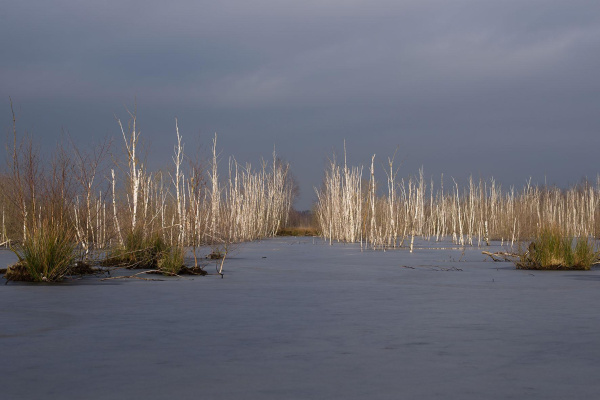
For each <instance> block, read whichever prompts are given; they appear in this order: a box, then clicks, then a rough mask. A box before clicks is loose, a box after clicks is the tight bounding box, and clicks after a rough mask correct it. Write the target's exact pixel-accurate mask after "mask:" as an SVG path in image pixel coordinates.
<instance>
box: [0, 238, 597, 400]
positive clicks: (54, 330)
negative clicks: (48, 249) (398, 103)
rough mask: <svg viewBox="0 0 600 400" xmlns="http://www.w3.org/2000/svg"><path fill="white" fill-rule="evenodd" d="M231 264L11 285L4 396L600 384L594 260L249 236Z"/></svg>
mask: <svg viewBox="0 0 600 400" xmlns="http://www.w3.org/2000/svg"><path fill="white" fill-rule="evenodd" d="M420 244H421V245H429V246H440V244H439V243H438V244H434V243H431V244H424V243H420ZM442 246H448V247H451V245H449V244H445V245H442ZM495 250H498V248H495ZM0 257H10V255H8V256H7V254H1V255H0ZM5 259H6V258H2V260H5ZM208 270H209V271H213V270H214V267H213V266H210V267H208ZM225 270H226V274H225V279H220V278H219V277H218V276H216V275H212V276H206V277H193V278H182V279H177V278H168V279H167V280H166V281H162V282H146V281H134V280H127V281H125V280H113V281H105V282H100V281H99V279H98V278H86V279H84V280H81V281H77V282H72V283H67V284H61V285H24V284H15V283H9V284H8V285H6V286H4V285H2V286H0V287H1V289H0V296H1V297H0V300H1V301H2V305H3V307H2V310H1V311H0V315H1V323H0V324H1V325H0V326H1V328H0V345H1V348H2V356H1V358H0V360H1V361H0V373H1V376H2V389H1V392H0V393H1V395H0V397H2V398H4V399H133V398H140V399H165V398H172V399H199V398H205V399H437V398H439V399H511V398H514V399H525V398H527V399H567V398H585V397H588V398H595V396H597V394H598V393H599V392H600V381H599V380H598V378H597V375H598V373H599V372H600V367H599V366H600V361H599V360H600V334H599V331H600V319H599V311H598V307H599V306H598V305H599V304H600V271H599V270H592V271H587V272H585V271H582V272H556V271H552V272H539V271H534V272H530V271H518V270H515V269H514V267H513V266H512V264H508V263H494V262H491V261H488V260H486V259H485V256H483V255H482V254H481V249H478V248H476V247H475V248H467V249H466V250H465V252H464V254H462V252H461V251H460V250H429V249H418V250H415V252H414V253H412V254H410V253H409V252H408V251H407V250H397V251H387V252H380V251H378V252H374V251H365V252H361V251H360V247H359V246H358V245H344V244H334V245H333V246H329V245H326V244H324V243H323V242H322V241H320V240H317V239H315V240H314V241H313V239H300V240H299V239H297V238H284V239H280V238H278V239H272V240H266V241H263V242H257V243H249V244H245V245H243V246H242V247H240V249H239V250H238V251H237V253H236V254H235V257H233V258H231V259H230V260H227V262H226V268H225ZM0 283H4V282H3V281H2V282H0Z"/></svg>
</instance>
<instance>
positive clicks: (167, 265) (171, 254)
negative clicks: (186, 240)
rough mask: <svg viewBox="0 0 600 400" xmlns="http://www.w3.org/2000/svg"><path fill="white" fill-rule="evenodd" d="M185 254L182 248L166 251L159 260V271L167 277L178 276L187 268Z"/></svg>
mask: <svg viewBox="0 0 600 400" xmlns="http://www.w3.org/2000/svg"><path fill="white" fill-rule="evenodd" d="M184 252H185V251H184V249H183V247H180V246H175V247H171V248H169V249H167V250H165V251H164V252H163V253H162V254H161V256H160V259H159V260H158V269H159V270H160V271H161V272H162V273H163V274H165V275H178V274H179V273H180V272H181V270H182V269H183V268H184V266H185V262H184Z"/></svg>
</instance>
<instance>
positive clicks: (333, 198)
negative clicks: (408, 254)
mask: <svg viewBox="0 0 600 400" xmlns="http://www.w3.org/2000/svg"><path fill="white" fill-rule="evenodd" d="M363 170H364V168H363V167H362V166H360V167H348V166H347V164H346V161H345V160H344V164H343V165H339V164H338V163H337V161H336V160H335V159H333V161H331V163H330V165H329V167H328V168H327V170H326V171H325V178H324V182H323V186H322V188H321V189H320V190H317V198H318V202H317V205H316V216H317V220H318V223H319V228H320V231H321V233H322V235H323V236H324V237H325V238H327V239H328V240H329V241H330V242H331V241H333V240H336V241H347V242H360V243H362V244H364V245H365V246H367V247H372V248H393V247H398V246H403V245H406V246H409V247H410V249H411V251H412V248H413V243H414V238H415V236H418V237H423V238H425V239H435V240H440V239H441V238H444V237H451V238H452V240H453V241H454V242H455V243H457V244H460V245H474V244H476V245H481V244H482V243H488V244H489V241H490V240H492V239H495V240H501V241H502V242H510V243H511V244H512V243H515V242H516V241H518V240H519V239H527V238H531V237H534V236H536V235H537V234H538V233H539V232H540V231H541V229H543V228H544V227H548V226H554V227H559V228H560V229H561V231H562V232H563V234H564V235H569V236H576V237H579V236H594V237H598V234H600V219H599V217H600V177H599V178H598V180H597V182H596V185H593V184H590V183H587V182H584V183H582V184H579V185H576V186H574V187H571V188H569V189H566V190H564V189H559V188H557V187H547V186H544V187H540V186H536V185H531V184H527V185H525V187H524V188H523V189H522V190H521V191H516V190H515V189H514V188H512V187H511V188H510V189H508V190H503V189H502V187H501V186H500V185H498V184H497V183H496V182H495V181H494V179H490V180H487V181H486V180H481V179H480V180H479V181H474V180H473V179H472V178H469V181H468V184H467V185H463V186H461V185H459V184H458V183H457V182H456V181H455V180H454V179H452V184H451V185H449V187H444V177H443V176H442V177H441V179H440V181H439V184H437V185H436V184H435V183H434V181H433V180H430V181H426V180H425V178H424V174H423V170H422V169H421V170H420V171H419V175H418V176H416V177H410V178H408V179H400V180H398V178H397V170H395V169H394V165H393V158H392V159H388V165H387V166H386V168H385V172H386V176H387V179H386V181H385V183H386V184H385V185H381V184H380V183H379V182H378V181H377V180H376V179H375V156H373V158H372V160H371V166H370V168H369V177H368V180H367V179H364V177H363Z"/></svg>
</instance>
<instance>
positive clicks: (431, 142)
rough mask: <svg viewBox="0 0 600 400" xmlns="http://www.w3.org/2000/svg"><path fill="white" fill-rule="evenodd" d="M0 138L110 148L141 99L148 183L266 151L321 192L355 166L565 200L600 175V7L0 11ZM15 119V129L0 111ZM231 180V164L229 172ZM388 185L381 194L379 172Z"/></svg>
mask: <svg viewBox="0 0 600 400" xmlns="http://www.w3.org/2000/svg"><path fill="white" fill-rule="evenodd" d="M0 6H1V8H0V9H1V10H2V12H1V13H0V44H1V45H0V49H1V52H2V56H1V57H0V99H1V102H0V105H1V104H2V103H3V104H4V106H2V107H0V124H1V125H0V126H1V127H2V128H3V130H4V131H5V132H8V131H9V130H10V127H11V118H10V108H9V101H8V98H9V96H11V97H12V99H13V102H14V104H15V109H16V110H17V112H18V116H19V128H20V130H21V131H27V132H29V133H30V134H31V135H32V136H33V137H35V138H38V139H39V140H40V143H43V144H44V146H45V145H46V144H52V143H54V142H56V141H57V140H58V139H59V137H60V135H61V131H62V130H65V131H68V132H69V133H70V135H71V136H72V137H74V138H75V140H76V141H77V142H79V143H87V142H90V143H96V142H98V141H99V140H101V139H102V138H104V137H108V136H110V137H114V138H115V144H116V146H115V151H119V149H120V146H121V143H119V142H117V141H116V140H117V139H119V136H118V135H120V132H119V130H118V126H117V125H116V123H115V121H114V115H115V114H116V115H117V116H118V117H120V118H123V119H126V118H127V114H126V111H125V108H124V106H129V107H132V106H133V104H134V100H135V99H137V108H138V122H139V126H140V127H141V131H142V137H144V138H145V139H144V140H145V141H146V142H147V144H148V147H149V149H150V150H149V152H150V154H151V156H152V157H151V162H152V163H154V164H156V165H154V166H153V167H156V168H158V167H161V166H164V165H167V163H168V162H169V161H170V157H171V154H172V147H173V144H174V142H175V139H174V136H175V124H174V118H175V117H178V120H179V127H180V132H181V133H182V135H183V140H184V142H186V150H187V151H188V152H192V151H195V150H196V149H197V148H198V146H199V145H201V146H202V147H203V149H204V150H203V151H204V152H205V153H207V150H208V147H209V146H210V140H211V137H212V135H213V134H214V133H215V132H217V133H218V135H219V148H220V149H221V150H222V154H223V156H224V157H226V156H228V155H230V154H233V155H235V156H236V158H237V159H238V160H240V161H243V162H246V161H250V162H253V163H254V164H257V162H258V160H259V159H260V157H261V156H264V157H265V158H268V157H270V153H271V152H272V149H273V146H276V148H277V152H278V153H279V155H280V156H281V157H282V158H284V159H286V160H288V161H289V162H290V163H291V165H292V170H293V173H294V174H295V175H296V177H297V178H298V180H299V182H300V184H301V191H302V195H301V198H300V200H299V202H298V204H297V207H298V208H300V209H304V208H309V207H310V204H311V202H312V200H313V199H314V194H313V186H319V185H320V182H321V180H322V177H323V168H324V166H325V163H326V161H327V159H328V157H331V155H332V154H333V152H334V151H336V152H337V153H338V154H341V152H342V149H343V140H344V139H345V140H346V143H347V149H348V155H349V161H350V162H351V163H353V164H366V163H368V162H369V160H370V156H371V155H372V154H377V158H376V160H378V164H379V165H381V164H382V163H384V162H385V161H386V159H387V157H388V156H391V155H392V154H393V153H394V151H395V150H396V148H397V149H398V153H397V156H396V159H397V161H398V163H400V162H401V163H402V164H401V166H400V172H399V174H400V175H401V176H408V175H412V174H415V173H417V171H418V168H419V167H420V166H423V167H424V170H425V175H426V176H427V177H431V176H433V177H435V179H436V181H437V180H439V175H440V174H441V173H442V172H443V173H444V174H445V176H448V177H449V176H454V177H455V178H456V179H457V180H458V181H463V182H464V181H465V180H466V179H468V177H469V175H473V176H475V177H480V176H481V177H490V176H494V177H495V178H497V180H499V181H500V182H502V183H504V184H505V185H515V186H517V187H521V186H522V185H523V184H524V183H525V181H526V180H527V179H528V178H529V177H532V178H533V181H535V182H540V183H543V182H544V179H546V180H547V182H548V183H556V184H558V185H563V186H564V185H568V184H571V183H575V182H577V181H579V180H580V179H581V178H583V177H585V176H587V177H588V178H592V179H595V177H596V174H597V173H598V172H600V160H599V157H598V150H600V79H599V77H600V2H597V1H589V0H585V1H577V0H569V1H553V0H539V1H532V0H517V1H512V0H505V1H485V0H473V1H462V0H444V1H442V0H439V1H428V0H414V1H401V0H395V1H387V0H369V1H353V0H344V1H341V0H333V1H330V0H319V1H312V0H305V1H286V0H277V1H271V0H263V1H248V0H245V1H238V0H233V1H227V0H221V1H214V2H213V1H197V0H195V1H191V0H189V1H171V2H168V3H167V2H165V1H154V0H145V1H126V0H120V1H100V0H98V1H94V2H88V1H80V0H78V1H75V0H53V1H48V0H43V1H31V0H20V1H14V0H11V1H6V0H0ZM2 109H4V111H2ZM222 167H223V172H224V171H225V168H226V160H223V162H222ZM379 174H380V177H381V179H384V178H385V175H384V173H383V171H382V170H381V169H380V172H379Z"/></svg>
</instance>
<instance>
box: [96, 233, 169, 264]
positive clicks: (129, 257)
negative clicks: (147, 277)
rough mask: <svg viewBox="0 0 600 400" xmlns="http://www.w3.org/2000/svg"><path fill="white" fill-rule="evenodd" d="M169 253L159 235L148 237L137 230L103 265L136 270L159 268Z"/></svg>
mask: <svg viewBox="0 0 600 400" xmlns="http://www.w3.org/2000/svg"><path fill="white" fill-rule="evenodd" d="M167 251H169V247H168V246H167V244H166V243H165V242H164V240H163V239H162V238H161V237H160V236H159V235H156V234H155V235H152V234H151V235H146V234H145V233H144V231H143V230H142V229H136V230H134V231H131V232H129V233H128V234H127V235H125V238H124V240H123V244H122V245H121V246H117V247H115V248H114V249H113V250H112V251H110V252H109V254H108V256H107V258H106V260H105V261H104V262H103V264H105V265H111V266H124V267H127V268H134V269H143V268H147V269H151V268H157V267H158V262H159V260H160V258H161V257H162V255H163V254H164V253H165V252H167Z"/></svg>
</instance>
